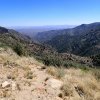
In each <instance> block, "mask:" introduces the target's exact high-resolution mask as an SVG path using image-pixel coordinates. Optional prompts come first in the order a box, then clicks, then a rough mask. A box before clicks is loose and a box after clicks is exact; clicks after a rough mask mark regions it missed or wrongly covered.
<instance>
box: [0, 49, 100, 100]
mask: <svg viewBox="0 0 100 100" xmlns="http://www.w3.org/2000/svg"><path fill="white" fill-rule="evenodd" d="M55 84H56V85H55ZM0 99H1V100H2V99H3V100H38V99H40V100H99V99H100V71H99V69H98V70H96V69H93V70H92V69H91V70H87V71H86V70H83V69H79V68H77V69H75V68H69V69H65V68H63V67H61V68H60V67H59V68H56V67H53V66H50V67H47V66H45V65H43V64H42V63H40V62H38V61H36V60H35V59H34V58H33V57H24V56H23V57H20V56H18V55H17V54H16V53H15V52H14V51H13V50H11V49H10V48H0Z"/></svg>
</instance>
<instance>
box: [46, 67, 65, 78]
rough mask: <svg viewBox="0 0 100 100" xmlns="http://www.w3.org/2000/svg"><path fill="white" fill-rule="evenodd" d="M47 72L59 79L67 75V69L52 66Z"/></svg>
mask: <svg viewBox="0 0 100 100" xmlns="http://www.w3.org/2000/svg"><path fill="white" fill-rule="evenodd" d="M47 73H49V74H50V75H52V76H55V77H56V78H58V79H61V78H63V77H64V76H65V69H64V68H58V67H57V68H56V67H52V66H51V67H48V68H47Z"/></svg>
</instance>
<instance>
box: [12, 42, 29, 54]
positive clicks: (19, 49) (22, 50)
mask: <svg viewBox="0 0 100 100" xmlns="http://www.w3.org/2000/svg"><path fill="white" fill-rule="evenodd" d="M14 51H15V52H16V53H17V54H18V55H19V56H22V55H24V56H26V55H27V52H26V50H25V48H24V46H22V45H21V44H20V43H17V45H16V46H14Z"/></svg>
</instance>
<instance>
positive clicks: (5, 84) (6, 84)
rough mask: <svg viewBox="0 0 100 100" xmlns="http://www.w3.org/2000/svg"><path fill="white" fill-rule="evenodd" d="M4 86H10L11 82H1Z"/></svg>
mask: <svg viewBox="0 0 100 100" xmlns="http://www.w3.org/2000/svg"><path fill="white" fill-rule="evenodd" d="M1 86H2V88H6V87H10V82H8V81H5V82H3V83H2V84H1Z"/></svg>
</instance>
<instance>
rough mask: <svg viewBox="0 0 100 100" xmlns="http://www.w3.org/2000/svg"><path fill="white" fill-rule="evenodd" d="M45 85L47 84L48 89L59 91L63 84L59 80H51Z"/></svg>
mask: <svg viewBox="0 0 100 100" xmlns="http://www.w3.org/2000/svg"><path fill="white" fill-rule="evenodd" d="M47 84H48V85H49V86H50V87H52V88H54V89H60V88H61V87H62V85H63V82H62V81H60V80H57V79H53V78H51V79H49V80H48V81H47Z"/></svg>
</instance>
